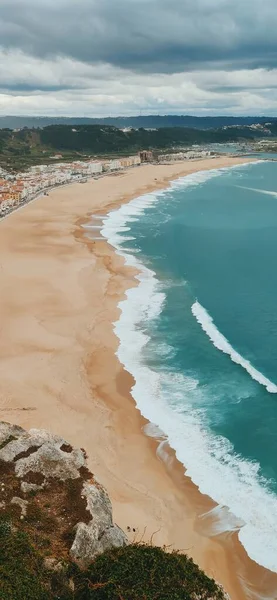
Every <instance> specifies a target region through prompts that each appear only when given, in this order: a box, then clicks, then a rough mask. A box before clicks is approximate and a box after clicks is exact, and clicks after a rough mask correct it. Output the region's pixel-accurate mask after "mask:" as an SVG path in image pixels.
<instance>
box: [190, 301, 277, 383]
mask: <svg viewBox="0 0 277 600" xmlns="http://www.w3.org/2000/svg"><path fill="white" fill-rule="evenodd" d="M191 311H192V314H193V315H194V316H195V318H196V320H197V321H198V323H199V324H200V325H201V327H202V329H203V331H205V333H206V334H207V335H208V337H209V338H210V340H211V341H212V342H213V344H214V346H215V347H216V348H218V350H221V352H224V354H228V355H229V356H230V358H231V359H232V361H233V362H234V363H236V364H237V365H240V366H241V367H243V369H245V370H246V371H247V373H249V375H251V377H252V379H255V381H258V382H259V383H260V384H261V385H264V386H265V387H266V389H267V391H268V392H270V393H271V394H277V386H276V385H275V384H274V383H272V381H270V380H269V379H267V377H265V376H264V375H263V374H262V373H260V371H257V369H255V367H253V365H251V363H250V362H249V360H246V358H243V356H241V355H240V354H239V353H238V352H237V351H236V350H234V348H232V346H231V344H230V343H229V342H228V340H227V339H226V338H225V337H224V335H222V333H220V331H218V329H217V327H216V326H215V324H214V322H213V319H212V317H211V316H210V315H209V313H208V312H207V311H206V309H205V308H204V307H203V306H201V304H199V302H195V303H194V304H193V306H192V309H191Z"/></svg>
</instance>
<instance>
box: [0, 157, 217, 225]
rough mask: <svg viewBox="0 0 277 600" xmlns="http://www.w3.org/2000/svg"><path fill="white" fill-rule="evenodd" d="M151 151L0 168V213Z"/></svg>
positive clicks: (128, 163)
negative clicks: (11, 169)
mask: <svg viewBox="0 0 277 600" xmlns="http://www.w3.org/2000/svg"><path fill="white" fill-rule="evenodd" d="M212 154H214V153H213V152H209V151H206V150H190V151H186V152H178V153H175V154H174V153H171V154H161V155H159V156H157V157H155V162H158V163H168V162H173V161H181V160H188V159H199V158H205V157H207V156H210V155H212ZM153 161H154V158H153V154H152V152H151V151H148V150H144V151H142V152H140V153H139V154H138V155H135V156H128V157H124V158H116V159H114V160H107V161H105V160H103V161H95V160H90V161H86V162H85V161H75V162H72V163H62V162H60V163H55V164H51V165H39V166H34V167H31V168H30V169H28V170H27V171H24V172H22V173H18V174H17V175H11V174H10V173H7V172H4V171H3V170H1V169H0V217H1V216H3V215H5V214H8V213H9V212H11V211H12V210H13V209H14V208H16V207H18V206H19V205H20V204H24V203H26V202H29V201H30V200H33V199H34V198H36V197H37V196H39V195H40V194H47V193H48V191H49V190H50V189H51V188H54V187H56V186H60V185H66V184H69V183H74V182H80V183H82V182H86V181H87V180H88V179H90V178H92V177H95V178H97V177H99V176H101V175H102V174H105V173H112V172H115V171H120V170H122V169H126V168H129V167H134V166H139V165H140V164H141V163H145V162H153Z"/></svg>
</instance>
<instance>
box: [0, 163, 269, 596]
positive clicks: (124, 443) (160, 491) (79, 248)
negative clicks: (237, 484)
mask: <svg viewBox="0 0 277 600" xmlns="http://www.w3.org/2000/svg"><path fill="white" fill-rule="evenodd" d="M241 162H246V160H245V159H238V158H235V159H233V158H226V157H224V158H221V159H207V160H206V159H205V160H202V161H194V162H189V163H177V164H173V165H163V166H161V165H159V166H152V165H146V166H142V167H139V168H136V169H131V170H128V171H126V173H123V174H117V175H115V176H108V177H104V178H101V179H99V180H97V181H94V180H92V181H90V182H88V183H86V184H82V185H80V184H73V185H72V186H70V187H66V188H61V189H58V190H55V191H53V192H51V194H50V195H49V197H42V198H40V199H38V200H37V201H35V202H33V203H32V204H29V205H26V206H25V207H24V208H22V209H20V210H19V211H17V212H15V213H13V214H11V215H9V217H8V218H6V219H4V220H2V221H0V256H1V258H0V314H1V322H0V323H1V324H0V327H1V335H0V359H1V360H0V419H1V420H6V421H10V422H12V423H17V424H19V425H22V426H23V427H25V428H27V429H28V428H31V427H38V428H46V429H49V430H51V431H53V432H54V433H58V434H60V435H62V436H64V437H65V438H66V439H67V440H68V441H69V442H70V443H72V444H73V445H76V446H81V447H85V448H86V450H87V452H88V455H89V463H90V467H91V469H92V471H93V472H94V473H95V475H96V476H97V477H98V479H99V480H100V481H101V482H102V483H103V484H104V485H105V486H106V488H107V490H108V492H109V495H110V497H111V499H112V503H113V509H114V517H115V521H116V522H117V523H118V525H119V526H121V527H122V528H123V529H125V531H127V527H130V528H131V530H132V532H131V534H130V539H131V540H133V539H134V540H137V541H138V540H144V541H149V540H152V541H153V543H156V544H159V545H165V546H169V547H172V548H179V549H181V550H184V551H187V552H188V554H190V555H191V556H192V557H193V558H194V559H195V561H196V562H197V563H198V564H199V565H200V566H201V567H202V568H204V569H205V571H206V572H207V573H208V574H209V575H210V576H213V577H214V578H215V579H216V580H217V581H218V582H220V583H222V584H223V586H224V587H225V589H226V590H227V591H228V592H229V594H230V595H231V598H232V599H233V600H240V599H245V598H253V599H254V598H259V597H262V598H277V575H275V574H272V573H270V572H269V571H266V570H265V569H262V568H261V567H259V566H258V565H256V564H255V563H254V562H252V561H251V560H250V559H249V558H248V556H247V555H246V552H245V551H244V549H243V548H242V546H241V545H240V543H239V541H238V538H237V533H234V532H233V533H230V532H228V533H224V534H221V535H220V536H214V537H211V535H210V534H211V531H212V527H211V524H212V523H213V516H210V517H209V516H208V517H205V518H204V517H203V514H206V513H209V511H211V510H212V509H213V508H214V507H215V504H214V503H213V502H212V500H211V499H209V498H208V497H206V496H203V495H201V494H200V493H199V491H198V489H197V488H196V486H195V485H194V484H193V483H192V482H191V480H190V479H189V478H188V477H185V476H184V467H183V465H181V464H180V463H179V462H178V461H177V460H176V458H175V454H174V452H173V451H172V450H171V449H170V448H168V447H166V445H163V458H161V456H160V453H159V452H157V450H158V449H159V444H160V441H159V440H155V439H154V438H151V437H149V436H147V435H145V433H144V428H145V426H147V423H146V421H145V420H144V419H143V417H142V416H141V414H140V413H139V411H138V410H137V409H136V408H135V404H134V401H133V399H132V397H131V394H130V389H131V387H132V384H133V380H132V377H131V376H130V375H129V374H128V373H127V372H126V371H124V369H123V368H122V366H121V365H120V363H119V361H118V359H117V357H116V355H115V351H116V349H117V347H118V339H117V338H116V336H115V334H114V332H113V326H112V323H113V322H114V321H116V320H117V319H118V317H119V309H118V308H117V306H118V302H119V301H120V300H121V299H122V297H123V296H124V292H125V291H126V289H127V288H129V287H131V286H133V285H135V284H136V280H135V279H134V271H133V270H132V269H130V268H127V267H125V266H124V262H123V259H122V258H120V257H118V256H117V255H116V254H115V252H114V250H113V249H112V248H111V247H110V246H109V245H108V244H107V243H106V242H105V241H104V240H103V241H102V240H94V241H93V240H92V239H89V237H87V236H86V230H85V229H83V228H82V227H81V225H82V224H84V223H86V222H88V221H89V219H90V216H91V215H92V214H101V215H103V214H105V212H107V211H109V210H110V209H112V208H116V207H117V206H119V205H120V204H121V203H122V202H127V201H129V200H130V199H132V198H134V197H137V196H139V195H141V194H143V193H145V192H148V191H152V190H154V189H157V188H164V187H166V186H167V185H168V182H169V181H170V180H172V179H176V178H177V177H178V176H181V175H185V174H189V173H192V172H195V171H198V170H203V169H210V168H216V167H222V166H230V165H234V164H239V163H241ZM95 237H97V232H96V234H95ZM133 529H135V531H133Z"/></svg>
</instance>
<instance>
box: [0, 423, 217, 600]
mask: <svg viewBox="0 0 277 600" xmlns="http://www.w3.org/2000/svg"><path fill="white" fill-rule="evenodd" d="M0 598H1V600H142V599H144V600H173V599H174V600H224V599H225V600H226V598H227V596H226V595H225V594H224V592H223V590H222V588H221V587H220V586H218V585H217V584H216V583H215V581H213V580H212V579H209V578H208V577H207V576H206V575H205V573H203V572H202V571H201V570H200V569H199V568H198V566H197V565H195V564H194V562H193V561H192V560H191V559H190V558H189V557H187V556H186V555H185V554H181V553H178V552H166V551H165V550H163V549H161V548H157V547H155V546H151V545H144V544H128V540H127V537H126V535H125V533H124V532H123V531H122V530H121V529H120V528H119V527H118V526H117V525H116V524H115V523H114V522H113V517H112V506H111V502H110V499H109V497H108V494H107V492H106V490H105V489H104V488H103V486H102V485H101V484H100V483H99V482H98V481H97V479H96V478H95V477H94V475H93V474H92V473H91V472H90V471H89V469H88V467H87V457H86V452H85V450H83V449H74V448H72V446H71V445H70V444H68V443H67V442H66V441H65V440H63V439H62V438H61V437H59V436H56V435H53V434H51V433H48V432H47V431H43V430H37V429H31V430H30V431H29V432H27V431H25V430H24V429H21V428H20V427H17V426H15V425H10V424H8V423H3V422H0Z"/></svg>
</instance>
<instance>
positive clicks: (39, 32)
mask: <svg viewBox="0 0 277 600" xmlns="http://www.w3.org/2000/svg"><path fill="white" fill-rule="evenodd" d="M276 32H277V0H0V114H2V115H4V114H14V115H15V114H18V115H20V114H21V115H72V116H77V115H78V116H106V115H133V114H140V112H141V113H142V114H151V113H154V114H157V113H159V114H169V113H171V114H172V113H174V114H180V113H183V114H198V115H206V114H252V115H254V114H255V115H258V114H266V115H277V33H276Z"/></svg>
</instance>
